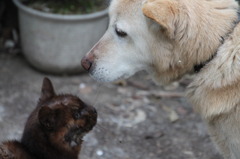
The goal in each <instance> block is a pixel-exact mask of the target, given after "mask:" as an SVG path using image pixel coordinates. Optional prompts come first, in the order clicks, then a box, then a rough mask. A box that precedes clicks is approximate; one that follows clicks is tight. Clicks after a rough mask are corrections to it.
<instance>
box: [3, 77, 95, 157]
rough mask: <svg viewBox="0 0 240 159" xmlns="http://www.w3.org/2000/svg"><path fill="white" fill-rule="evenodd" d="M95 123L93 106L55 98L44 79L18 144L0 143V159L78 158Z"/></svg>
mask: <svg viewBox="0 0 240 159" xmlns="http://www.w3.org/2000/svg"><path fill="white" fill-rule="evenodd" d="M96 122H97V112H96V110H95V109H94V108H93V107H91V106H88V105H87V104H85V103H84V102H83V101H81V99H79V98H78V97H76V96H73V95H70V94H65V95H56V94H55V92H54V88H53V86H52V83H51V81H50V80H49V79H47V78H45V79H44V80H43V85H42V95H41V97H40V99H39V103H38V105H37V107H36V108H35V110H34V111H33V112H32V113H31V115H30V116H29V118H28V120H27V123H26V126H25V129H24V133H23V136H22V139H21V141H7V142H4V143H2V145H0V159H66V158H67V159H78V155H79V152H80V150H81V144H82V138H83V136H84V135H85V134H86V133H88V132H89V131H90V130H92V128H93V127H94V126H95V124H96Z"/></svg>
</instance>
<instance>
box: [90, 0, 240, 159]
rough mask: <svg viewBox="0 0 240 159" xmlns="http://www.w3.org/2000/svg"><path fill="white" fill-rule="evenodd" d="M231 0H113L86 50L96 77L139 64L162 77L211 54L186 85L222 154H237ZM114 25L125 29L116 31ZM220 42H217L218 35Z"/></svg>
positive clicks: (237, 157) (237, 82) (238, 37)
mask: <svg viewBox="0 0 240 159" xmlns="http://www.w3.org/2000/svg"><path fill="white" fill-rule="evenodd" d="M237 11H238V5H237V3H236V2H235V1H234V0H113V1H112V4H111V7H110V11H109V15H110V24H109V28H108V30H107V32H106V33H105V35H104V36H103V38H102V39H101V40H100V41H99V42H98V43H97V44H96V46H95V47H94V48H93V49H92V50H91V51H90V52H89V53H88V54H87V55H86V59H90V57H91V58H92V57H94V58H93V59H91V60H93V61H92V67H91V69H90V70H89V71H90V74H91V76H92V77H93V78H95V79H97V80H99V81H105V82H109V81H113V80H116V79H118V78H127V77H129V76H131V75H133V74H134V73H136V72H138V71H140V70H146V71H147V72H149V73H150V74H152V75H153V77H154V79H155V81H157V82H161V83H168V82H171V81H173V80H176V79H179V78H181V77H182V76H183V75H184V74H186V73H188V72H191V71H193V68H194V66H195V65H197V64H200V63H202V62H205V61H207V60H208V59H210V58H211V57H212V56H213V55H214V54H215V53H216V52H217V54H216V56H215V57H214V59H213V60H212V61H210V62H209V63H208V64H207V65H206V66H205V67H204V68H203V69H202V70H201V72H200V73H198V74H197V77H196V79H195V80H194V81H193V82H192V83H191V84H190V86H189V87H188V95H187V96H188V98H189V100H190V101H191V102H192V103H193V105H194V107H195V109H196V110H197V111H198V112H199V113H200V114H201V115H202V117H203V118H204V119H205V120H206V121H207V123H208V126H209V130H210V134H211V136H212V138H213V140H214V141H215V143H216V144H217V145H218V147H219V148H220V151H221V152H222V154H223V156H224V157H225V159H240V24H238V25H236V26H235V24H234V23H235V22H236V21H237V18H238V16H237ZM116 28H117V29H118V30H121V31H124V32H125V33H126V34H127V35H126V36H124V37H119V36H118V35H117V34H116ZM223 38H226V39H225V40H224V43H223V44H222V39H223Z"/></svg>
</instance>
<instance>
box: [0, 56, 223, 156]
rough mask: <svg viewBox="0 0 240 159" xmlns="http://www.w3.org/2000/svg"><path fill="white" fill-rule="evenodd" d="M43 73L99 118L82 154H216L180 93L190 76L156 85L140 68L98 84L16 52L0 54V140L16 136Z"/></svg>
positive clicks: (30, 105)
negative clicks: (35, 64) (47, 69)
mask: <svg viewBox="0 0 240 159" xmlns="http://www.w3.org/2000/svg"><path fill="white" fill-rule="evenodd" d="M45 76H47V77H49V78H50V79H51V80H52V82H53V84H54V86H55V88H56V91H57V92H59V93H72V94H74V95H78V96H79V97H80V98H82V99H83V100H85V101H87V102H88V103H91V104H93V105H94V106H95V107H96V108H97V110H98V113H99V119H98V124H97V126H96V127H95V128H94V130H93V131H92V132H91V133H90V134H88V135H87V136H86V137H85V141H84V145H83V149H82V152H81V155H80V158H81V159H220V158H221V157H220V156H219V155H218V153H217V151H216V150H215V148H214V147H213V144H212V142H211V141H210V138H209V136H208V134H207V129H206V126H205V124H204V123H203V121H202V120H201V118H200V117H199V115H198V114H196V113H194V111H193V110H192V108H191V105H190V104H189V103H188V102H187V100H186V99H185V98H184V97H183V96H184V91H185V87H186V85H187V84H188V83H189V81H191V78H190V77H185V78H184V79H183V80H181V81H180V82H178V83H174V84H172V85H171V86H166V87H162V86H156V85H155V84H154V83H153V82H152V81H151V80H150V78H149V77H148V76H147V75H145V74H144V73H140V74H137V75H136V76H134V77H133V78H130V79H129V80H127V81H120V82H118V83H115V84H99V83H96V82H95V81H93V80H92V79H91V78H90V77H89V76H88V75H87V74H82V75H76V76H54V75H47V74H43V73H39V72H38V71H36V70H34V69H32V68H31V67H29V65H28V64H27V62H26V61H25V60H24V58H23V57H22V56H21V55H6V54H0V128H1V130H0V141H3V140H9V139H19V138H20V136H21V134H22V130H23V127H24V123H25V121H26V118H27V116H28V115H29V113H30V112H31V111H32V110H33V109H34V107H35V106H36V103H37V101H38V98H39V95H40V88H41V84H42V79H43V77H45Z"/></svg>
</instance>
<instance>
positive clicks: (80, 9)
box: [22, 0, 107, 14]
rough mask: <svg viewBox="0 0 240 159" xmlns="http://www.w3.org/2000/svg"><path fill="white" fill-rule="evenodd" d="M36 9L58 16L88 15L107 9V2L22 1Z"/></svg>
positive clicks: (87, 0) (75, 0)
mask: <svg viewBox="0 0 240 159" xmlns="http://www.w3.org/2000/svg"><path fill="white" fill-rule="evenodd" d="M22 2H23V3H24V4H25V5H27V6H29V7H32V8H34V9H37V10H41V11H45V12H46V11H47V12H51V13H58V14H86V13H92V12H95V11H99V10H102V9H105V8H106V7H107V1H106V0H22Z"/></svg>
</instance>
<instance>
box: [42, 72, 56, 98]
mask: <svg viewBox="0 0 240 159" xmlns="http://www.w3.org/2000/svg"><path fill="white" fill-rule="evenodd" d="M53 96H55V92H54V88H53V85H52V82H51V81H50V80H49V79H48V78H46V77H45V78H44V79H43V84H42V92H41V97H40V101H41V102H44V101H46V100H48V99H50V98H52V97H53Z"/></svg>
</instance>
